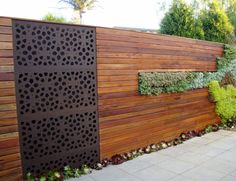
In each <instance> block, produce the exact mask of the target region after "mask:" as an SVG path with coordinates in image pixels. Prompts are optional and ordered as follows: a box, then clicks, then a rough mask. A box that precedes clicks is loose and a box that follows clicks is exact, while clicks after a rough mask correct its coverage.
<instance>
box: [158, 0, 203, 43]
mask: <svg viewBox="0 0 236 181" xmlns="http://www.w3.org/2000/svg"><path fill="white" fill-rule="evenodd" d="M160 33H163V34H169V35H177V36H183V37H189V38H198V39H204V32H203V30H202V23H201V21H199V20H198V19H197V17H195V16H194V11H193V8H192V7H191V6H190V5H187V4H186V3H185V2H184V1H183V0H173V3H172V5H171V7H170V9H169V11H168V12H167V13H166V14H165V16H164V18H163V19H162V22H161V25H160Z"/></svg>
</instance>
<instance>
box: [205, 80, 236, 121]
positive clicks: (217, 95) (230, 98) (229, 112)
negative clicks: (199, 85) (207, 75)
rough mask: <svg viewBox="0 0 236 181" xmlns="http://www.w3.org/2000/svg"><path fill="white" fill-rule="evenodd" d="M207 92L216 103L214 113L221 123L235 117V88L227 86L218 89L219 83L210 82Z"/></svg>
mask: <svg viewBox="0 0 236 181" xmlns="http://www.w3.org/2000/svg"><path fill="white" fill-rule="evenodd" d="M209 92H210V94H211V96H212V98H213V100H214V101H215V103H216V113H217V114H218V115H219V116H220V117H221V119H222V121H223V122H226V121H227V120H229V119H231V118H234V117H236V88H235V87H234V86H232V85H227V86H226V87H225V88H224V87H220V85H219V82H217V81H212V82H210V84H209Z"/></svg>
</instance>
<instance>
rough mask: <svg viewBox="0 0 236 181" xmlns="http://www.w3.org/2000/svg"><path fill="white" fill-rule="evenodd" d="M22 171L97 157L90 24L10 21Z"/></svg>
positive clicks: (38, 171)
mask: <svg viewBox="0 0 236 181" xmlns="http://www.w3.org/2000/svg"><path fill="white" fill-rule="evenodd" d="M13 32H14V35H13V36H14V63H15V78H16V95H17V114H18V123H19V132H20V145H21V157H22V165H23V172H24V174H26V173H27V172H31V173H34V174H42V173H44V172H47V171H48V170H51V169H55V168H57V169H62V168H63V167H64V166H66V165H70V166H72V167H79V166H81V164H84V163H86V164H93V163H95V162H97V161H98V160H99V134H98V131H99V130H98V113H97V87H96V86H97V85H96V44H95V43H96V42H95V28H92V27H84V26H83V27H81V26H73V25H60V24H53V23H42V22H31V21H23V20H14V21H13Z"/></svg>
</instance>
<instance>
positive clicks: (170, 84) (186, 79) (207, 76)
mask: <svg viewBox="0 0 236 181" xmlns="http://www.w3.org/2000/svg"><path fill="white" fill-rule="evenodd" d="M227 73H229V74H230V75H232V77H231V78H232V79H234V80H235V81H236V47H234V46H232V45H225V48H224V56H223V57H221V58H218V59H217V72H166V73H163V72H151V73H145V72H144V73H140V74H139V92H140V94H142V95H159V94H161V93H173V92H183V91H186V90H193V89H198V88H204V87H207V86H208V84H209V83H210V82H211V81H212V80H217V81H219V82H220V81H222V79H223V78H224V77H225V75H226V74H227Z"/></svg>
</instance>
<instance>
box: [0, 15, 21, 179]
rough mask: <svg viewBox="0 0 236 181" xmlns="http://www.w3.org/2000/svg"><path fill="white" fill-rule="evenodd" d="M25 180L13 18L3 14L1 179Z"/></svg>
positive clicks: (0, 39) (0, 34)
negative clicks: (14, 64)
mask: <svg viewBox="0 0 236 181" xmlns="http://www.w3.org/2000/svg"><path fill="white" fill-rule="evenodd" d="M16 180H17V181H18V180H22V171H21V160H20V148H19V138H18V127H17V117H16V100H15V83H14V68H13V42H12V20H11V19H10V18H3V17H0V181H16Z"/></svg>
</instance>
